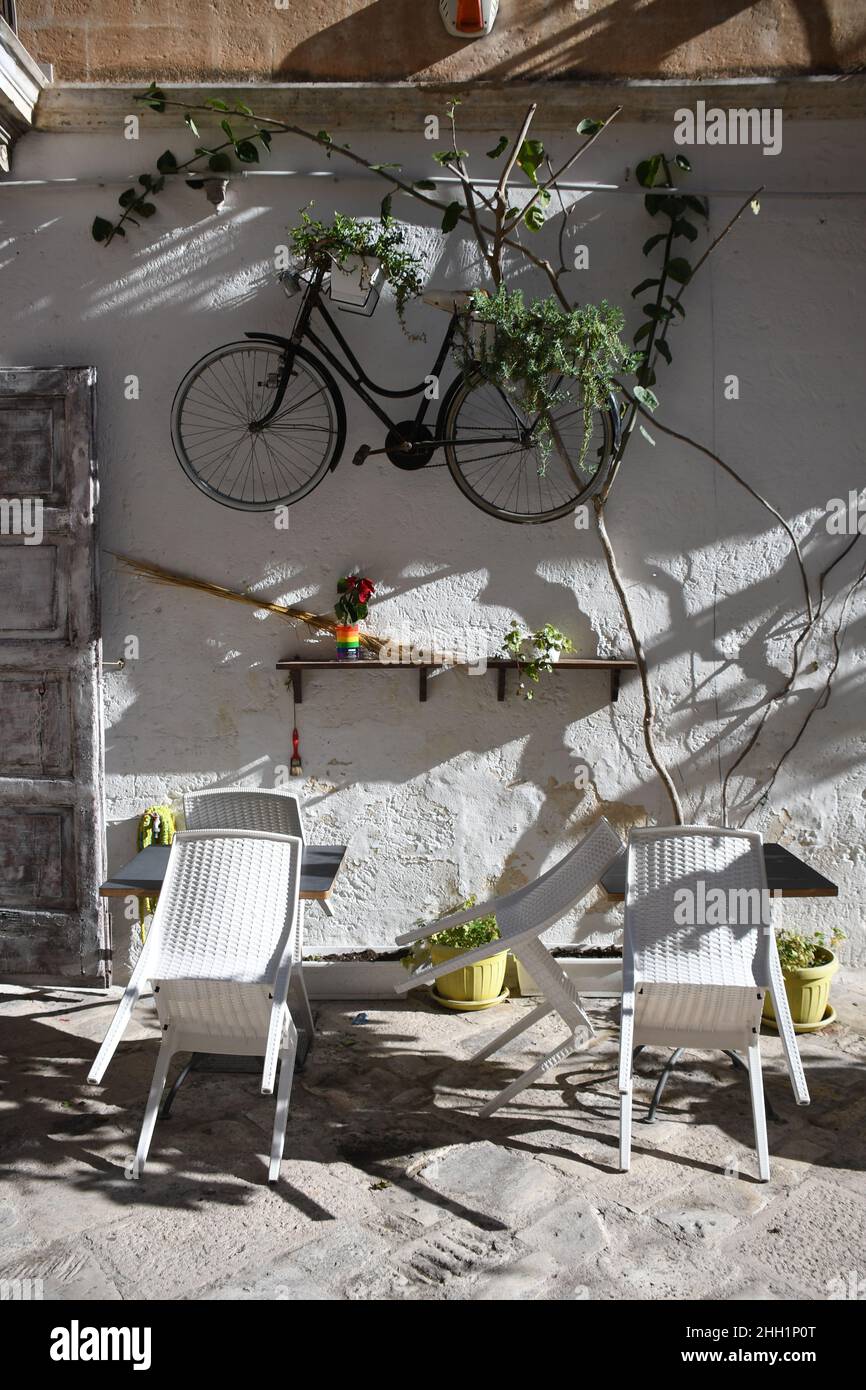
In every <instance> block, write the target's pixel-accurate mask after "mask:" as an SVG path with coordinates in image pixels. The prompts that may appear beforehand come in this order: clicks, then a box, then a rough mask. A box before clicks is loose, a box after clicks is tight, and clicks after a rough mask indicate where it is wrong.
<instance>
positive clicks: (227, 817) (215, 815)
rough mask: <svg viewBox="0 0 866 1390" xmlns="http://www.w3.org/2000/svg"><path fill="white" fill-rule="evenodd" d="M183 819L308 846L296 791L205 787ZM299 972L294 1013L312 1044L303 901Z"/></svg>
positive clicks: (190, 826) (188, 798)
mask: <svg viewBox="0 0 866 1390" xmlns="http://www.w3.org/2000/svg"><path fill="white" fill-rule="evenodd" d="M183 817H184V821H185V823H186V828H187V830H260V831H262V832H263V833H264V834H268V835H270V834H274V835H294V836H296V838H297V839H299V840H300V841H301V843H302V844H306V842H307V839H306V835H305V834H304V822H303V818H302V816H301V803H300V799H299V798H298V797H297V796H296V795H295V793H294V792H290V791H283V790H281V789H280V790H277V791H270V790H268V789H263V788H259V787H206V788H205V789H204V790H203V791H198V792H185V793H184V798H183ZM319 906H320V907H321V908H322V910H323V911H324V912H325V913H326V915H327V916H328V917H331V916H333V912H332V909H331V908H330V907H329V905H328V904H327V903H326V902H324V900H323V901H321V902H320V903H319ZM295 940H296V943H297V952H298V954H297V956H296V959H295V964H296V966H297V967H298V969H297V970H296V971H295V972H294V974H293V976H292V988H293V990H294V992H295V1000H294V1003H295V1011H296V1014H297V1019H298V1022H299V1024H300V1025H301V1027H302V1028H303V1029H304V1030H305V1031H306V1033H307V1036H308V1038H309V1039H310V1041H311V1042H312V1039H313V1035H314V1033H315V1024H314V1022H313V1011H312V1009H311V1008H310V1000H309V998H308V996H307V987H306V984H305V983H304V972H303V959H304V901H303V899H301V902H300V905H299V907H298V929H297V933H296V938H295Z"/></svg>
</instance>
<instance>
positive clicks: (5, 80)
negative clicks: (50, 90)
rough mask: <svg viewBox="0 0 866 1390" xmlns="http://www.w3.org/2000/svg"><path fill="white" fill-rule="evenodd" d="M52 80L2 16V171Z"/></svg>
mask: <svg viewBox="0 0 866 1390" xmlns="http://www.w3.org/2000/svg"><path fill="white" fill-rule="evenodd" d="M49 82H50V78H49V77H48V76H47V75H46V74H45V73H44V72H43V71H42V68H41V67H40V66H39V64H38V63H37V62H36V59H35V58H31V56H30V54H29V53H28V52H27V49H26V48H25V47H24V45H23V43H21V41H20V39H19V38H18V37H17V36H16V34H15V32H14V31H13V30H12V29H11V28H10V26H9V25H8V24H7V23H6V21H5V19H0V171H3V172H4V173H5V172H8V170H9V168H10V163H11V158H10V151H11V148H12V145H13V144H14V143H15V141H16V140H17V139H18V137H19V135H23V134H24V133H25V131H27V130H29V129H30V127H31V126H32V124H33V112H34V109H35V107H36V103H37V101H38V99H39V95H40V93H41V92H43V91H44V90H45V88H46V87H47V86H48V85H49Z"/></svg>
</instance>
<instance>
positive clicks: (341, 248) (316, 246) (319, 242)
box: [289, 208, 424, 323]
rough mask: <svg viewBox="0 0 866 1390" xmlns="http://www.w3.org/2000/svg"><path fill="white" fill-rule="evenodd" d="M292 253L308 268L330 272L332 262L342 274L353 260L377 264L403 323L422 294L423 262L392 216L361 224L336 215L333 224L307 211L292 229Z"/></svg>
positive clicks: (385, 215) (290, 236) (355, 220)
mask: <svg viewBox="0 0 866 1390" xmlns="http://www.w3.org/2000/svg"><path fill="white" fill-rule="evenodd" d="M289 240H290V242H291V248H292V251H293V252H294V254H295V255H296V256H298V257H299V258H300V259H301V260H302V261H303V263H304V265H305V266H321V267H324V268H326V269H327V267H328V266H329V265H330V263H331V262H333V263H334V264H335V265H338V266H339V267H340V269H341V270H344V269H345V267H346V262H347V261H349V260H351V259H352V258H353V257H359V258H360V259H361V260H362V261H368V260H373V259H375V260H377V261H379V263H380V265H381V266H382V270H383V271H384V274H385V277H386V279H387V280H388V283H389V284H390V286H391V288H392V290H393V291H394V299H395V301H396V304H397V314H398V316H399V318H400V322H401V323H402V322H403V315H404V312H405V309H406V305H407V303H408V302H409V300H410V299H413V298H415V296H416V295H419V294H420V293H421V290H422V288H423V284H424V282H423V280H422V278H421V262H420V260H419V258H418V257H417V256H416V255H415V254H414V253H413V252H412V251H410V250H409V249H408V247H407V246H406V237H405V233H404V231H403V229H402V227H401V226H400V224H399V223H398V222H396V221H395V220H394V218H393V217H392V216H391V215H390V212H389V213H383V215H382V217H381V218H380V219H379V221H378V222H372V221H367V222H359V221H358V220H357V218H354V217H348V216H346V215H345V214H344V213H342V212H337V213H335V214H334V220H333V222H328V223H325V222H321V221H319V220H318V219H315V218H312V217H311V216H310V214H309V213H308V212H307V210H306V208H304V210H303V211H302V212H301V220H300V222H299V223H298V224H297V226H295V227H290V228H289Z"/></svg>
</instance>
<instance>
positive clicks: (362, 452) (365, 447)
mask: <svg viewBox="0 0 866 1390" xmlns="http://www.w3.org/2000/svg"><path fill="white" fill-rule="evenodd" d="M369 452H370V445H369V444H362V445H361V447H360V449H356V450H355V453H354V455H353V456H352V462H353V463H354V464H356V465H357V467H358V468H360V466H361V464H362V463H363V462H364V460H365V458H366V457H367V455H368V454H369Z"/></svg>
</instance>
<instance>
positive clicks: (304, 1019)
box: [289, 964, 316, 1046]
mask: <svg viewBox="0 0 866 1390" xmlns="http://www.w3.org/2000/svg"><path fill="white" fill-rule="evenodd" d="M289 988H290V990H291V991H292V992H293V994H294V996H295V999H296V1001H297V1008H298V1019H299V1021H300V1024H301V1027H302V1028H303V1029H304V1031H305V1033H306V1034H307V1036H308V1037H309V1040H310V1045H311V1046H312V1043H313V1039H314V1038H315V1036H316V1023H315V1020H314V1018H313V1010H312V1009H311V1008H310V997H309V995H308V994H307V986H306V984H305V982H304V969H303V966H302V965H300V964H298V965H296V966H295V968H294V970H293V971H292V982H291V985H290V986H289Z"/></svg>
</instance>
